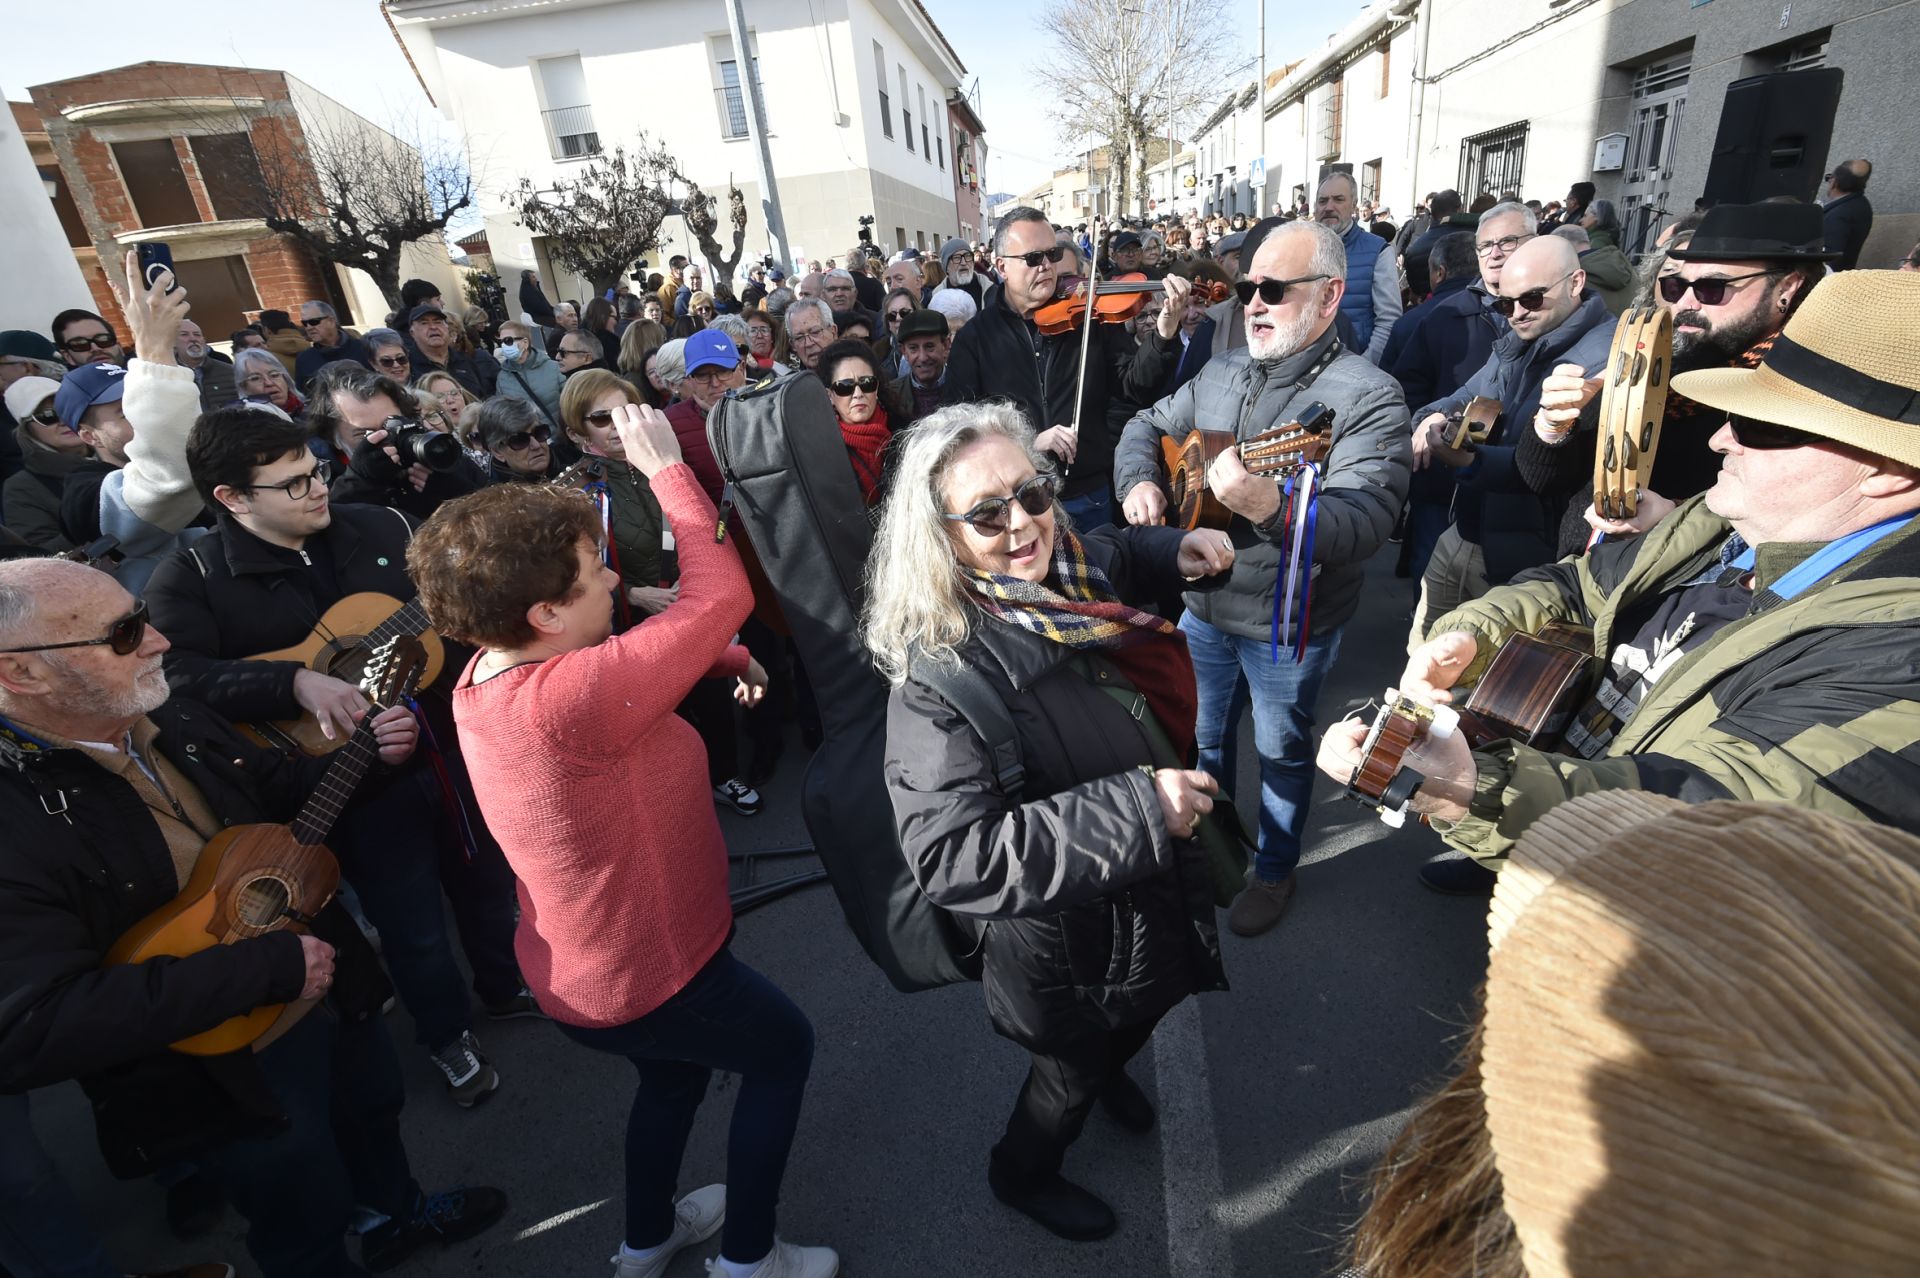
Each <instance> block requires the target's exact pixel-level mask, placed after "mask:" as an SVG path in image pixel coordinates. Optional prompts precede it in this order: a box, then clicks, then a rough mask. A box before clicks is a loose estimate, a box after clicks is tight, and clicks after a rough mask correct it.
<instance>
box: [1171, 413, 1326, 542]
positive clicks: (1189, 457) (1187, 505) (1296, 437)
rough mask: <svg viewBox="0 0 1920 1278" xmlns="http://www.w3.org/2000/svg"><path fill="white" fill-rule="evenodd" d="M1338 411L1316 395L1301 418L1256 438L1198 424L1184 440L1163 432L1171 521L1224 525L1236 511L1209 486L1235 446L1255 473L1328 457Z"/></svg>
mask: <svg viewBox="0 0 1920 1278" xmlns="http://www.w3.org/2000/svg"><path fill="white" fill-rule="evenodd" d="M1332 431H1333V410H1332V409H1331V408H1328V407H1327V406H1326V405H1325V404H1322V403H1321V402H1320V401H1318V400H1315V401H1314V402H1313V403H1311V404H1308V405H1307V411H1306V412H1304V413H1302V414H1301V415H1300V419H1299V420H1298V421H1293V422H1288V423H1287V424H1286V425H1284V426H1276V427H1274V428H1273V429H1272V430H1269V431H1264V432H1262V433H1261V434H1258V435H1255V436H1254V437H1253V438H1252V439H1245V440H1239V441H1236V440H1235V439H1234V437H1233V432H1232V431H1227V430H1202V429H1200V428H1198V427H1195V428H1194V429H1193V430H1190V431H1188V432H1187V433H1186V434H1185V435H1184V436H1182V437H1181V438H1179V439H1174V438H1172V437H1171V436H1165V435H1163V436H1161V439H1160V459H1161V461H1162V462H1163V463H1164V464H1165V466H1166V468H1167V496H1168V497H1169V499H1170V500H1169V502H1168V510H1167V523H1168V524H1170V525H1173V526H1175V527H1180V528H1185V529H1186V530H1187V531H1188V532H1192V531H1193V530H1194V529H1196V528H1225V527H1226V526H1227V525H1228V524H1230V523H1232V522H1233V512H1232V511H1230V510H1228V509H1227V508H1226V507H1225V506H1224V505H1222V504H1221V502H1220V499H1219V498H1218V497H1215V496H1214V495H1213V492H1212V490H1210V489H1209V488H1208V487H1207V467H1209V466H1211V465H1212V464H1213V459H1214V458H1216V457H1218V456H1219V455H1220V454H1221V453H1224V452H1226V451H1227V449H1229V448H1232V449H1235V450H1237V451H1238V452H1239V454H1240V460H1241V461H1242V462H1243V463H1244V464H1245V465H1246V468H1247V469H1248V470H1249V471H1251V472H1253V473H1254V474H1256V475H1287V474H1291V473H1292V472H1293V471H1296V470H1298V469H1300V467H1302V466H1305V465H1306V464H1307V463H1308V462H1319V461H1324V460H1325V459H1326V456H1327V453H1328V451H1329V450H1330V449H1331V448H1332V447H1333V439H1332Z"/></svg>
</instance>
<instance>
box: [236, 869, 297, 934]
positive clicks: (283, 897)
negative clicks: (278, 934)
mask: <svg viewBox="0 0 1920 1278" xmlns="http://www.w3.org/2000/svg"><path fill="white" fill-rule="evenodd" d="M292 899H293V898H292V895H291V893H289V892H288V890H287V885H286V884H285V883H283V882H281V881H280V880H279V879H276V878H274V877H272V876H271V875H266V874H263V875H261V876H260V877H258V878H255V879H249V880H247V882H246V883H245V884H244V885H243V886H242V887H241V889H240V891H239V892H238V893H236V894H235V895H234V902H233V913H234V917H235V918H236V919H238V920H239V922H240V923H241V924H242V925H243V926H245V927H250V928H259V929H265V928H270V927H272V926H273V925H274V924H276V923H278V922H279V921H280V920H281V919H283V918H285V917H286V914H287V906H288V905H289V904H291V903H292Z"/></svg>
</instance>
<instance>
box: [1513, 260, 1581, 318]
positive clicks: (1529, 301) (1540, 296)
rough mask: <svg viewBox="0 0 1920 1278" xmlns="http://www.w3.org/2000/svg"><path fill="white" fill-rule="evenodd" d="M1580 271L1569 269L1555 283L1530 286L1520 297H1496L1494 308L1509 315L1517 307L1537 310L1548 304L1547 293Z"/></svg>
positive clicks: (1524, 309)
mask: <svg viewBox="0 0 1920 1278" xmlns="http://www.w3.org/2000/svg"><path fill="white" fill-rule="evenodd" d="M1578 273H1579V272H1577V271H1568V272H1567V273H1566V274H1565V275H1562V276H1561V277H1560V278H1559V279H1557V280H1555V281H1554V282H1553V283H1551V284H1544V285H1542V286H1541V287H1539V288H1530V289H1528V290H1527V291H1526V292H1524V293H1522V294H1520V295H1519V296H1518V297H1496V298H1494V299H1493V309H1494V310H1496V311H1498V312H1500V314H1502V315H1507V316H1511V315H1512V314H1513V312H1514V309H1515V308H1516V307H1517V308H1519V309H1520V310H1523V311H1537V310H1539V309H1540V308H1541V307H1543V306H1545V305H1546V304H1547V294H1549V293H1551V292H1553V290H1555V289H1556V288H1559V287H1560V286H1561V285H1562V284H1565V283H1566V282H1567V281H1568V280H1570V279H1572V278H1573V277H1574V276H1575V275H1577V274H1578Z"/></svg>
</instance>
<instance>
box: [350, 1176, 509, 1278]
mask: <svg viewBox="0 0 1920 1278" xmlns="http://www.w3.org/2000/svg"><path fill="white" fill-rule="evenodd" d="M506 1214H507V1196H506V1195H505V1194H503V1193H501V1192H500V1191H499V1190H497V1189H489V1188H487V1187H486V1186H485V1185H469V1186H466V1187H465V1188H462V1189H449V1190H447V1191H446V1192H445V1193H442V1194H426V1195H423V1196H422V1197H421V1199H420V1201H419V1203H418V1204H417V1205H416V1206H415V1207H414V1211H413V1218H412V1219H411V1220H389V1221H388V1222H387V1223H386V1224H384V1225H382V1226H380V1227H379V1228H378V1229H373V1230H369V1231H368V1232H366V1233H364V1234H362V1235H360V1263H361V1264H363V1265H365V1266H366V1267H367V1268H368V1269H371V1270H373V1271H374V1272H375V1273H379V1272H380V1271H381V1270H383V1269H391V1268H393V1267H394V1266H395V1265H397V1264H399V1263H400V1262H401V1261H403V1260H405V1259H406V1258H407V1257H408V1256H411V1255H412V1254H413V1253H414V1252H416V1251H419V1250H420V1249H421V1248H422V1247H424V1246H426V1245H427V1244H428V1243H439V1244H441V1245H443V1246H445V1245H447V1244H450V1243H457V1242H465V1241H466V1240H467V1239H469V1238H471V1237H473V1236H474V1235H475V1234H478V1233H481V1232H483V1231H484V1230H487V1229H490V1228H492V1227H493V1226H494V1225H495V1224H496V1223H498V1222H499V1220H500V1218H501V1217H502V1216H504V1215H506Z"/></svg>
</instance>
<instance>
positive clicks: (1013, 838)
mask: <svg viewBox="0 0 1920 1278" xmlns="http://www.w3.org/2000/svg"><path fill="white" fill-rule="evenodd" d="M1181 536H1182V534H1181V532H1180V531H1179V530H1178V529H1167V528H1127V529H1103V530H1101V531H1100V532H1097V533H1093V534H1090V535H1089V536H1088V537H1086V538H1085V539H1084V541H1085V544H1086V546H1087V553H1088V555H1089V556H1090V557H1091V558H1092V559H1093V561H1094V562H1095V563H1096V564H1098V565H1099V566H1100V567H1101V569H1102V570H1103V571H1104V572H1105V573H1106V574H1107V578H1108V580H1110V581H1111V582H1113V584H1114V587H1115V589H1116V590H1118V591H1119V592H1120V594H1121V597H1122V598H1129V599H1141V598H1152V597H1154V596H1156V595H1159V594H1166V593H1170V592H1173V591H1177V590H1179V589H1181V588H1182V587H1183V586H1184V585H1185V583H1184V582H1183V581H1182V580H1181V578H1180V574H1179V570H1178V568H1177V567H1176V556H1177V555H1178V551H1179V544H1180V538H1181ZM1078 656H1079V653H1078V652H1077V651H1076V650H1075V649H1072V648H1068V647H1065V646H1064V645H1061V644H1056V643H1053V642H1051V641H1050V640H1047V639H1042V638H1041V637H1039V636H1038V635H1035V634H1031V633H1029V632H1027V631H1025V630H1021V629H1019V628H1018V627H1016V626H1013V625H1009V624H1005V623H1002V622H1000V621H997V620H993V619H991V618H987V617H985V616H984V614H983V615H982V616H981V619H980V620H979V622H978V623H977V624H976V626H975V629H974V633H973V634H972V636H970V637H969V638H968V640H967V641H966V643H965V644H964V645H963V646H962V647H961V649H960V657H961V659H962V660H963V661H965V662H966V663H968V664H969V665H971V666H972V667H973V668H974V669H976V670H978V671H980V672H981V673H983V674H984V675H986V677H987V680H988V682H990V683H991V684H993V686H994V687H995V689H996V690H998V691H999V693H1000V694H1001V696H1002V697H1003V698H1004V699H1005V700H1006V702H1007V706H1008V708H1009V709H1010V711H1011V712H1012V715H1013V722H1014V726H1015V729H1016V730H1017V731H1018V733H1019V736H1020V747H1021V751H1022V754H1023V762H1024V764H1025V767H1026V781H1025V788H1024V790H1023V792H1022V795H1021V802H1019V803H1018V804H1015V803H1013V802H1011V801H1010V800H1009V799H1008V797H1007V796H1006V795H1005V794H1004V793H1002V792H1001V790H1000V788H999V786H998V784H997V783H996V781H995V775H994V769H993V766H992V764H991V762H990V760H989V759H988V756H987V750H986V746H985V744H984V743H983V742H982V740H981V739H980V737H979V736H978V734H976V733H975V732H974V730H973V728H972V727H971V725H969V723H968V722H967V720H966V718H965V717H964V716H963V715H962V714H961V713H960V712H959V711H958V710H955V709H954V708H953V707H952V706H950V705H949V704H947V702H945V701H944V700H942V699H941V697H940V696H939V695H938V694H937V693H935V692H934V691H932V689H930V688H928V687H927V686H926V685H924V684H922V683H919V682H916V681H914V680H913V678H912V677H911V676H909V677H908V680H907V682H906V683H904V684H902V685H901V686H899V687H897V688H895V689H894V690H893V693H892V696H891V697H890V698H889V701H888V707H887V762H886V781H887V792H888V795H889V797H890V798H891V799H892V801H893V810H894V816H895V819H896V821H897V822H898V824H899V829H900V846H901V848H902V850H903V851H904V853H905V855H906V858H907V864H908V866H909V867H910V868H911V870H912V872H913V876H914V880H915V882H917V883H918V884H919V885H920V889H921V890H922V891H923V892H925V893H926V894H927V896H928V898H929V899H930V900H932V901H933V902H934V904H936V905H939V906H942V907H943V908H945V909H948V910H951V911H953V912H954V913H956V914H961V915H966V916H970V917H972V918H974V919H980V920H986V922H985V924H984V927H985V936H984V940H983V942H982V944H983V951H984V953H983V958H984V967H985V972H984V976H983V980H984V982H985V986H986V999H987V1012H988V1015H989V1016H990V1017H991V1018H992V1020H993V1025H994V1028H995V1029H997V1030H998V1031H999V1032H1000V1033H1002V1034H1004V1035H1005V1036H1006V1037H1008V1038H1010V1039H1012V1040H1013V1041H1014V1042H1016V1043H1019V1044H1020V1045H1021V1046H1023V1047H1026V1048H1028V1049H1029V1050H1031V1051H1038V1052H1049V1051H1057V1050H1060V1049H1061V1048H1063V1047H1065V1046H1066V1045H1069V1044H1072V1043H1076V1042H1079V1041H1083V1040H1085V1039H1087V1038H1089V1037H1091V1036H1094V1035H1097V1034H1099V1033H1102V1032H1104V1031H1106V1030H1109V1029H1113V1028H1116V1027H1118V1026H1123V1025H1132V1024H1140V1023H1142V1022H1146V1021H1151V1020H1153V1019H1155V1018H1157V1017H1159V1016H1161V1015H1163V1014H1164V1013H1165V1012H1167V1011H1168V1010H1169V1009H1171V1008H1172V1007H1173V1006H1174V1005H1175V1004H1177V1003H1179V1002H1180V1001H1181V1000H1182V999H1184V998H1186V997H1187V995H1189V994H1193V993H1196V992H1199V991H1202V990H1213V989H1224V988H1226V976H1225V973H1224V972H1223V970H1222V968H1221V965H1220V943H1219V937H1218V934H1217V933H1216V932H1215V930H1214V915H1213V911H1214V907H1213V894H1212V888H1211V887H1210V886H1209V883H1210V880H1209V878H1208V875H1207V870H1206V866H1205V865H1204V864H1203V862H1202V861H1201V859H1200V858H1201V853H1200V849H1199V845H1198V844H1196V843H1193V842H1191V841H1189V840H1175V839H1173V838H1171V837H1170V836H1169V835H1168V834H1167V830H1166V825H1165V820H1164V818H1163V817H1162V816H1161V813H1160V803H1159V800H1158V798H1157V797H1156V796H1155V794H1154V786H1153V779H1152V777H1151V775H1150V774H1149V772H1148V771H1146V770H1145V769H1148V768H1151V767H1152V765H1153V756H1152V751H1151V749H1150V747H1149V745H1148V742H1147V738H1146V736H1145V735H1144V733H1143V731H1142V729H1141V727H1140V725H1139V723H1138V722H1137V721H1135V720H1134V719H1133V718H1132V717H1131V716H1130V715H1129V714H1128V712H1127V710H1126V708H1125V707H1123V706H1122V705H1121V704H1120V703H1119V702H1118V701H1117V700H1116V699H1115V698H1114V697H1113V696H1111V695H1110V694H1108V693H1106V692H1104V691H1102V690H1101V689H1100V688H1098V687H1096V686H1095V685H1094V684H1093V683H1092V682H1089V680H1088V679H1087V678H1086V677H1085V676H1084V675H1083V674H1081V673H1080V672H1079V670H1077V669H1076V668H1075V666H1076V664H1077V658H1078ZM1094 666H1095V669H1096V671H1097V677H1099V678H1100V679H1102V680H1103V681H1114V682H1118V683H1120V684H1121V686H1125V684H1124V681H1123V680H1121V679H1120V676H1119V673H1118V672H1117V671H1116V670H1115V669H1114V668H1113V667H1112V666H1110V665H1108V664H1107V663H1105V662H1101V661H1098V660H1096V661H1095V662H1094Z"/></svg>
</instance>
